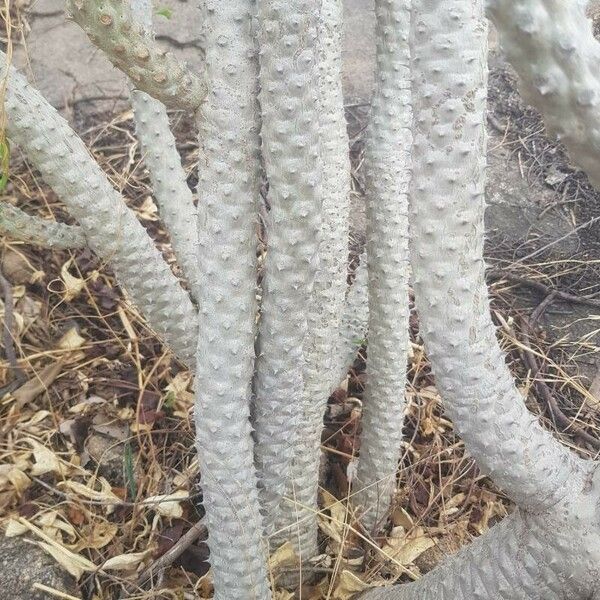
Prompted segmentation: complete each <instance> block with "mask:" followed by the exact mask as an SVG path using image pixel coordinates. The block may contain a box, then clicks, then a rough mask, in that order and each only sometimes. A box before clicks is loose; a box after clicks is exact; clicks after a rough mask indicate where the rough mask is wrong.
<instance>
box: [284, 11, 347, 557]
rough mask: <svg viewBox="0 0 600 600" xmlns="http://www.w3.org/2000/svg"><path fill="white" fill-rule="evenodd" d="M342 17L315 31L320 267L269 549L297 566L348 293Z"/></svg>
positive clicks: (313, 498) (307, 529)
mask: <svg viewBox="0 0 600 600" xmlns="http://www.w3.org/2000/svg"><path fill="white" fill-rule="evenodd" d="M342 13H343V6H342V2H341V0H323V2H322V4H321V14H320V19H319V24H318V98H319V104H318V105H319V110H320V114H319V134H320V135H319V139H320V154H321V165H322V172H323V179H322V188H321V189H322V197H323V207H322V222H321V240H320V244H319V267H318V269H317V273H316V276H315V284H314V288H313V297H312V301H311V304H310V310H309V311H308V330H307V334H306V339H305V341H304V357H305V368H304V396H303V401H302V419H301V420H300V422H299V426H298V431H297V434H296V448H295V450H294V460H293V464H292V469H291V479H290V483H289V485H288V489H287V491H286V499H284V500H283V501H282V503H281V506H280V515H279V519H278V520H277V522H276V524H275V529H276V531H278V532H279V534H278V536H277V539H276V540H275V545H277V544H278V543H279V542H280V541H283V540H285V539H291V540H292V541H293V542H298V543H297V544H296V545H297V548H296V549H297V552H298V554H299V555H300V556H301V557H303V558H310V556H311V555H313V554H314V552H315V550H316V539H317V523H316V517H315V510H316V507H317V488H318V483H319V461H320V457H321V447H320V444H321V430H322V428H323V415H324V413H325V408H326V405H327V398H328V396H329V394H330V393H331V380H332V379H333V375H332V374H333V372H334V364H335V365H336V366H337V360H336V358H337V357H336V355H335V352H336V350H337V339H338V336H339V328H340V322H341V318H342V313H343V310H344V303H345V298H344V297H345V290H346V287H347V284H346V278H347V263H348V228H349V227H348V217H349V197H350V159H349V142H348V133H347V131H346V118H345V115H344V97H343V93H342V65H341V62H342V40H341V36H342ZM335 370H336V375H337V369H335ZM338 383H339V382H338ZM292 498H293V500H292V501H290V500H288V499H292ZM300 513H302V514H300ZM298 528H300V531H298Z"/></svg>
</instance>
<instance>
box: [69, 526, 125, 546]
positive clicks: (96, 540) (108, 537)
mask: <svg viewBox="0 0 600 600" xmlns="http://www.w3.org/2000/svg"><path fill="white" fill-rule="evenodd" d="M118 532H119V526H118V525H117V524H116V523H109V522H108V521H99V522H97V523H93V524H92V525H89V526H87V527H82V528H81V529H80V531H79V533H80V534H81V539H80V540H79V541H78V542H77V543H76V544H73V545H70V546H69V548H70V549H71V550H73V551H74V552H79V551H81V550H85V549H87V548H91V549H94V550H99V549H100V548H104V547H105V546H107V545H108V544H110V542H112V540H113V539H114V537H115V536H116V535H117V533H118Z"/></svg>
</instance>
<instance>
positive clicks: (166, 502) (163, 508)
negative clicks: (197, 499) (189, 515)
mask: <svg viewBox="0 0 600 600" xmlns="http://www.w3.org/2000/svg"><path fill="white" fill-rule="evenodd" d="M189 497H190V494H189V492H187V491H186V490H177V491H176V492H173V493H172V494H166V495H164V496H150V497H149V498H146V501H145V503H146V504H149V505H150V507H151V508H153V509H154V510H155V511H156V512H157V513H158V514H159V515H161V516H163V517H168V518H170V519H180V518H181V517H182V516H183V507H182V506H181V501H182V500H187V499H188V498H189ZM154 502H156V504H153V503H154Z"/></svg>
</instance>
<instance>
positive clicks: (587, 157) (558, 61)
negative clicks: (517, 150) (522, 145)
mask: <svg viewBox="0 0 600 600" xmlns="http://www.w3.org/2000/svg"><path fill="white" fill-rule="evenodd" d="M488 12H489V15H490V16H491V18H492V20H493V22H494V25H495V26H496V29H497V30H498V33H499V34H500V41H501V44H502V47H503V49H504V50H505V52H506V55H507V57H508V59H509V61H510V62H511V64H512V65H513V67H514V68H515V69H516V71H517V73H518V74H519V77H520V80H521V93H522V94H523V97H524V98H525V99H526V100H527V101H528V102H529V103H531V104H532V105H533V106H535V107H536V108H537V109H538V110H539V111H540V112H541V113H542V115H543V116H544V119H545V122H546V126H547V127H548V129H549V130H550V131H551V132H552V133H554V134H556V135H557V136H558V137H559V139H560V141H561V142H562V143H563V144H564V145H565V146H566V147H567V149H568V150H569V153H570V155H571V158H572V159H573V161H574V162H575V163H576V164H577V165H578V166H579V167H580V168H582V169H583V170H584V171H585V172H586V173H587V174H588V176H589V178H590V180H591V181H592V183H593V184H594V185H595V186H596V187H598V186H600V127H598V123H600V73H599V72H598V65H599V64H600V44H599V43H598V42H597V41H596V40H595V39H594V36H593V34H592V25H591V22H590V20H589V19H588V18H587V16H586V14H585V3H584V2H565V1H564V0H517V1H514V0H489V1H488Z"/></svg>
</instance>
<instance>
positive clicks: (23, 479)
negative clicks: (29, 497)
mask: <svg viewBox="0 0 600 600" xmlns="http://www.w3.org/2000/svg"><path fill="white" fill-rule="evenodd" d="M30 485H31V479H29V477H28V476H27V474H26V473H25V472H23V471H22V470H21V469H19V468H18V467H16V466H15V465H0V490H5V489H10V490H13V491H15V492H16V493H17V495H18V496H20V495H21V494H22V493H23V492H24V491H25V490H26V489H27V488H28V487H29V486H30Z"/></svg>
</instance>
